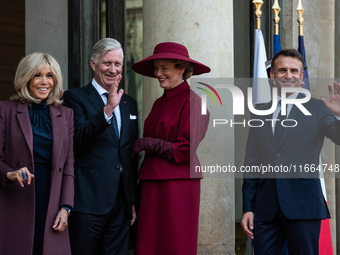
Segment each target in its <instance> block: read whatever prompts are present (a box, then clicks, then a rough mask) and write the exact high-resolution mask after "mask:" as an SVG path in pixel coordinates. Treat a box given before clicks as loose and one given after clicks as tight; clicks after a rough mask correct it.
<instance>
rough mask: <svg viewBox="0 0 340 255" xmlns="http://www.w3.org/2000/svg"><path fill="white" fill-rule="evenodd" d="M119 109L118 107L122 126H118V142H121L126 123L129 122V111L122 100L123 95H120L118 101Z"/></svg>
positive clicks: (124, 136)
mask: <svg viewBox="0 0 340 255" xmlns="http://www.w3.org/2000/svg"><path fill="white" fill-rule="evenodd" d="M119 109H120V118H121V121H122V126H121V128H120V143H121V144H123V143H124V141H125V138H126V135H127V134H126V130H127V125H128V122H129V116H128V114H129V111H128V105H127V103H126V101H124V95H123V96H122V98H121V100H120V103H119Z"/></svg>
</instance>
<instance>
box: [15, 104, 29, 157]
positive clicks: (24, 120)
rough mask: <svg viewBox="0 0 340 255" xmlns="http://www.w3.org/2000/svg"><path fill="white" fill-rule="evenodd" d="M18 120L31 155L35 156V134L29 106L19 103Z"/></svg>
mask: <svg viewBox="0 0 340 255" xmlns="http://www.w3.org/2000/svg"><path fill="white" fill-rule="evenodd" d="M17 118H18V122H19V125H20V128H21V131H22V133H23V134H24V137H25V140H26V143H27V146H28V148H29V150H30V152H31V155H33V133H32V127H31V120H30V117H29V113H28V106H27V104H21V103H18V107H17Z"/></svg>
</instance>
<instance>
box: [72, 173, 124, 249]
mask: <svg viewBox="0 0 340 255" xmlns="http://www.w3.org/2000/svg"><path fill="white" fill-rule="evenodd" d="M130 220H131V219H130V217H129V211H128V208H127V205H126V200H125V198H124V191H123V185H122V178H121V181H120V185H119V191H118V194H117V199H116V202H115V204H114V206H113V207H112V209H111V211H110V212H109V213H108V214H105V215H94V214H86V213H77V212H74V213H72V214H71V215H70V223H69V231H70V241H71V249H72V255H127V254H128V252H129V230H130Z"/></svg>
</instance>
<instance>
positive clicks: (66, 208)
mask: <svg viewBox="0 0 340 255" xmlns="http://www.w3.org/2000/svg"><path fill="white" fill-rule="evenodd" d="M61 208H64V209H65V210H66V212H67V213H68V215H70V214H71V211H72V209H71V207H70V206H68V205H62V206H61Z"/></svg>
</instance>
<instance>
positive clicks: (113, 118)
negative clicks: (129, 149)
mask: <svg viewBox="0 0 340 255" xmlns="http://www.w3.org/2000/svg"><path fill="white" fill-rule="evenodd" d="M104 95H105V96H106V98H107V96H108V95H109V92H105V93H104ZM112 115H113V116H112V119H111V122H112V125H113V128H114V130H115V132H116V135H117V138H118V139H119V131H118V124H117V118H116V114H115V112H114V111H113V113H112Z"/></svg>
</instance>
